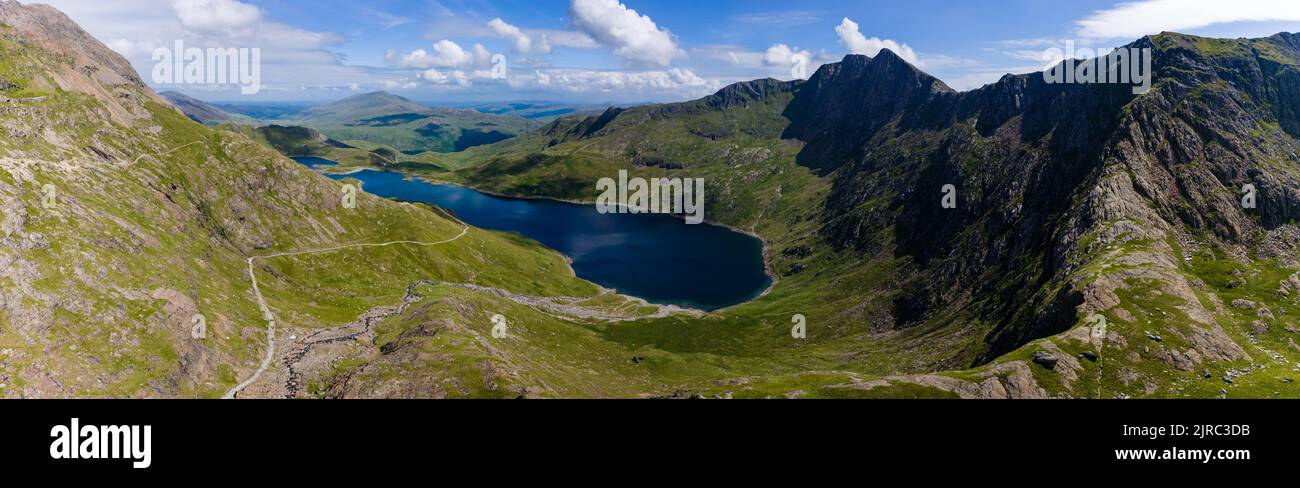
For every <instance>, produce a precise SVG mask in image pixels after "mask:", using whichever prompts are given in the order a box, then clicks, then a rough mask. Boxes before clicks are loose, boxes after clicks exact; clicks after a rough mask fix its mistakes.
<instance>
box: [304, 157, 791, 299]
mask: <svg viewBox="0 0 1300 488" xmlns="http://www.w3.org/2000/svg"><path fill="white" fill-rule="evenodd" d="M312 157H315V156H312ZM316 158H317V159H324V158H319V157H316ZM326 161H328V160H326ZM336 164H337V162H336ZM330 168H338V169H342V170H343V171H329V169H330ZM312 169H313V170H315V171H317V172H319V173H321V174H325V175H327V176H330V175H332V176H346V175H351V174H356V173H359V172H362V171H367V170H370V171H378V172H384V173H393V174H397V175H400V176H402V177H403V179H405V180H410V181H420V182H422V183H425V184H428V185H449V186H455V187H460V188H464V189H467V190H471V191H475V192H478V193H481V194H483V195H487V196H491V197H496V198H501V199H507V200H519V201H551V202H558V203H566V204H570V205H581V206H585V207H594V206H596V202H595V201H582V200H573V199H566V198H558V197H550V196H544V195H511V194H506V193H501V192H497V191H492V190H487V189H482V188H476V187H474V186H473V185H469V184H466V183H464V182H458V181H447V180H441V179H432V178H429V177H427V176H424V175H418V174H411V173H407V172H403V171H391V170H387V169H383V168H375V167H370V166H352V167H346V168H340V167H338V166H336V165H335V166H328V165H322V166H321V167H314V168H312ZM663 215H668V216H670V217H673V218H676V219H679V220H685V218H686V217H685V216H684V215H676V214H663ZM703 223H704V225H710V226H713V227H718V228H722V229H726V230H728V231H730V232H735V233H738V234H742V235H745V236H748V237H750V238H753V239H755V240H757V241H758V242H759V245H760V249H761V254H762V256H761V260H762V263H763V274H764V275H765V276H766V277H767V279H768V283H767V286H765V287H764V288H763V289H762V290H761V291H759V292H758V293H756V294H754V295H753V296H751V297H748V298H746V299H744V300H742V301H739V302H737V303H734V304H731V305H727V306H723V307H719V308H716V309H713V310H704V309H702V308H697V307H696V306H688V305H684V304H678V303H654V302H650V301H648V300H646V299H644V298H641V297H637V296H634V295H627V296H629V297H632V298H636V299H639V300H642V301H645V302H646V303H654V305H657V306H661V307H677V308H679V309H682V310H694V311H698V312H701V313H706V314H708V313H717V312H723V311H727V310H731V309H733V308H736V307H740V306H743V305H747V304H750V303H753V302H755V301H757V300H759V299H762V298H764V297H766V296H768V295H769V294H771V293H772V291H773V290H774V289H775V288H776V285H777V284H778V283H780V281H781V278H780V276H778V275H777V273H776V270H775V269H774V268H773V263H772V256H773V255H772V251H773V250H772V246H771V244H770V243H769V242H768V241H767V239H764V238H763V236H761V235H759V234H758V233H757V232H754V231H752V230H747V229H741V228H739V227H735V226H732V225H729V224H725V223H721V222H716V221H712V220H707V219H706V220H705V221H704V222H703ZM547 247H549V246H547ZM556 251H557V252H558V250H556ZM560 254H561V255H563V256H565V258H566V260H568V261H570V263H572V258H571V257H569V256H568V255H565V254H564V253H563V252H560ZM570 270H571V271H572V266H570ZM596 285H597V286H600V287H601V288H602V289H608V288H607V287H604V286H601V285H599V284H596ZM612 291H615V292H618V291H617V290H612ZM620 294H624V293H620ZM624 295H626V294H624Z"/></svg>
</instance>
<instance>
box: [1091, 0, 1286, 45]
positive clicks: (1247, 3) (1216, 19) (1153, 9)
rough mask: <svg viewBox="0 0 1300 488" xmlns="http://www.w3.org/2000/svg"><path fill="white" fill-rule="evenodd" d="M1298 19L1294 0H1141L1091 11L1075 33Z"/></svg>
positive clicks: (1123, 34)
mask: <svg viewBox="0 0 1300 488" xmlns="http://www.w3.org/2000/svg"><path fill="white" fill-rule="evenodd" d="M1260 21H1291V22H1294V21H1300V2H1296V1H1294V0H1282V1H1279V0H1232V1H1227V0H1142V1H1135V2H1129V3H1123V4H1120V5H1118V6H1115V7H1113V8H1110V9H1106V10H1099V11H1096V12H1093V14H1092V15H1090V16H1089V17H1087V18H1085V19H1083V20H1080V21H1078V22H1076V24H1077V25H1078V26H1079V30H1078V34H1079V35H1080V36H1084V37H1093V38H1100V39H1110V38H1138V37H1142V36H1145V35H1148V34H1158V33H1160V32H1162V31H1184V30H1187V29H1195V28H1199V27H1206V26H1210V25H1214V24H1224V23H1229V22H1260Z"/></svg>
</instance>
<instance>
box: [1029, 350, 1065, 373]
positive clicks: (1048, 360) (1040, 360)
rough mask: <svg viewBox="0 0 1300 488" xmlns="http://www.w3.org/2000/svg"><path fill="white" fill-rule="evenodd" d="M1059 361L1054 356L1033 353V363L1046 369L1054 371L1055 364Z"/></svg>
mask: <svg viewBox="0 0 1300 488" xmlns="http://www.w3.org/2000/svg"><path fill="white" fill-rule="evenodd" d="M1058 361H1060V359H1058V358H1057V357H1056V356H1055V355H1052V354H1051V353H1048V352H1045V351H1038V352H1036V353H1034V363H1035V364H1038V365H1039V366H1042V367H1044V368H1047V369H1056V363H1057V362H1058Z"/></svg>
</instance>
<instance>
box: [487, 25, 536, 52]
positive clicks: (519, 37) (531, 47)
mask: <svg viewBox="0 0 1300 488" xmlns="http://www.w3.org/2000/svg"><path fill="white" fill-rule="evenodd" d="M488 27H490V28H491V29H492V32H495V33H496V34H497V35H498V36H500V37H504V38H506V39H509V40H511V41H514V43H515V51H518V52H521V53H533V52H536V53H549V52H551V43H550V40H549V39H547V36H546V35H545V34H542V35H540V36H538V39H537V41H536V42H534V41H533V38H532V36H530V35H528V34H526V33H524V31H523V30H522V29H520V28H518V27H516V26H513V25H510V24H509V23H506V21H504V20H501V18H500V17H497V18H495V19H492V20H491V21H489V22H488Z"/></svg>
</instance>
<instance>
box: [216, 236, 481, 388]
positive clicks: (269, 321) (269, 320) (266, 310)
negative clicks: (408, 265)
mask: <svg viewBox="0 0 1300 488" xmlns="http://www.w3.org/2000/svg"><path fill="white" fill-rule="evenodd" d="M452 218H453V220H456V222H457V223H459V224H461V225H462V226H464V228H463V229H461V231H460V234H458V235H456V237H453V238H451V239H447V240H442V241H438V242H422V241H389V242H381V243H372V244H347V245H342V246H334V247H328V248H324V249H313V250H309V251H294V252H281V253H275V254H267V255H264V256H253V257H250V258H248V276H249V278H251V279H252V280H253V295H255V296H256V297H257V306H258V307H259V308H261V309H262V319H263V320H266V357H265V358H263V359H262V364H261V365H260V366H258V367H257V371H255V372H253V375H252V376H250V377H248V379H246V380H244V382H243V383H240V384H238V385H235V387H234V388H231V389H230V390H229V391H227V392H226V394H225V395H222V397H221V398H225V399H230V398H235V395H238V394H239V392H240V390H243V389H244V388H247V387H248V385H251V384H253V383H254V382H256V381H257V379H258V378H259V377H261V376H262V373H265V372H266V370H267V368H270V367H271V362H272V361H274V360H275V314H274V313H272V312H271V307H268V306H267V305H266V299H265V298H263V297H262V290H261V288H259V287H258V284H257V272H256V269H255V266H254V263H255V262H256V261H257V260H259V259H271V258H279V257H286V256H303V255H308V254H326V253H332V252H338V251H342V250H346V249H366V248H372V247H387V246H395V245H413V246H426V247H427V246H438V245H442V244H447V243H449V242H454V241H457V240H460V238H462V237H465V235H467V234H469V225H468V224H466V223H464V222H461V221H460V220H459V219H456V218H455V217H452Z"/></svg>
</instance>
